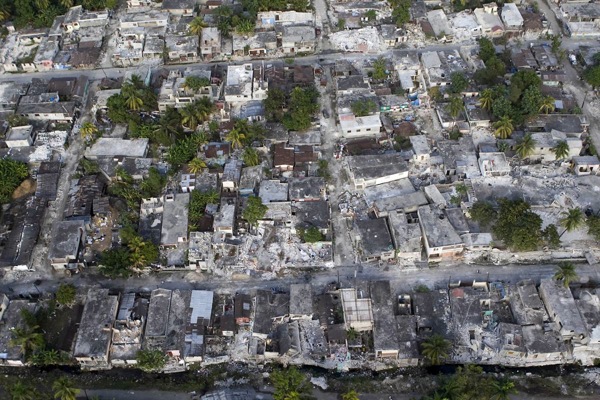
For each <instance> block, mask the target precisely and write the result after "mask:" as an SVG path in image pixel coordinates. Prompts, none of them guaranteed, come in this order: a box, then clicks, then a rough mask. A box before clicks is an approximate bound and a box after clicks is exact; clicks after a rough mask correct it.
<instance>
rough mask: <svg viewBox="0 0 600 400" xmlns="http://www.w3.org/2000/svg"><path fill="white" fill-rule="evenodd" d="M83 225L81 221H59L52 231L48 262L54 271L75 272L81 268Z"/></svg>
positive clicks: (83, 238) (84, 235) (84, 234)
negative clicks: (66, 270) (67, 270)
mask: <svg viewBox="0 0 600 400" xmlns="http://www.w3.org/2000/svg"><path fill="white" fill-rule="evenodd" d="M85 238H86V233H85V224H84V222H83V221H81V220H76V221H60V222H56V223H54V226H53V229H52V245H51V246H50V248H49V249H48V260H49V261H50V265H52V268H54V269H55V270H65V269H69V270H75V269H77V268H78V267H80V266H82V256H83V243H84V241H85Z"/></svg>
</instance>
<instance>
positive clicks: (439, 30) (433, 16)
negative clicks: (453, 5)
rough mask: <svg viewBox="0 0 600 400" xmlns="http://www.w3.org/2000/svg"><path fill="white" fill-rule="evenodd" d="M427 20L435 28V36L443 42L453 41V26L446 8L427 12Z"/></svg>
mask: <svg viewBox="0 0 600 400" xmlns="http://www.w3.org/2000/svg"><path fill="white" fill-rule="evenodd" d="M427 21H428V22H429V23H430V24H431V27H432V28H433V33H434V35H435V37H436V38H437V39H438V40H440V41H443V42H451V41H452V37H453V31H452V27H451V26H450V23H449V22H448V17H446V13H445V12H444V10H441V9H439V10H431V11H429V12H428V13H427Z"/></svg>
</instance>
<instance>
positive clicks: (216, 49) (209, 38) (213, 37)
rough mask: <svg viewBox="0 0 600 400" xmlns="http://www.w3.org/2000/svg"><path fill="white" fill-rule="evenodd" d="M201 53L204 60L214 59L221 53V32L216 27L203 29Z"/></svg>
mask: <svg viewBox="0 0 600 400" xmlns="http://www.w3.org/2000/svg"><path fill="white" fill-rule="evenodd" d="M201 40H202V41H201V43H200V54H201V55H202V58H203V59H204V60H212V59H213V58H214V57H217V56H218V55H220V54H221V33H220V32H219V30H218V29H217V28H215V27H206V28H203V29H202V39H201Z"/></svg>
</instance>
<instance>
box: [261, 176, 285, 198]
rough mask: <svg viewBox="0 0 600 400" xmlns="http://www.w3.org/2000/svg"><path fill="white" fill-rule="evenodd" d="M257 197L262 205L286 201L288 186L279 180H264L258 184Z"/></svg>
mask: <svg viewBox="0 0 600 400" xmlns="http://www.w3.org/2000/svg"><path fill="white" fill-rule="evenodd" d="M258 197H260V199H261V200H262V203H263V204H268V203H273V202H281V201H288V184H287V182H280V181H279V180H274V179H270V180H264V181H262V182H261V183H260V188H259V190H258Z"/></svg>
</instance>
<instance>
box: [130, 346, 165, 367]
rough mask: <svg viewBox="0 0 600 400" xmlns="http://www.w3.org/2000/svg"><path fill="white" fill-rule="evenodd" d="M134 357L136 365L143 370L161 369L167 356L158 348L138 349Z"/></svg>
mask: <svg viewBox="0 0 600 400" xmlns="http://www.w3.org/2000/svg"><path fill="white" fill-rule="evenodd" d="M135 359H136V361H137V367H138V368H139V369H141V370H142V371H145V372H158V371H161V370H162V369H163V368H164V367H165V365H166V364H167V356H166V355H165V353H163V352H162V351H160V350H158V349H153V350H140V351H138V352H137V354H136V357H135Z"/></svg>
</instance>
